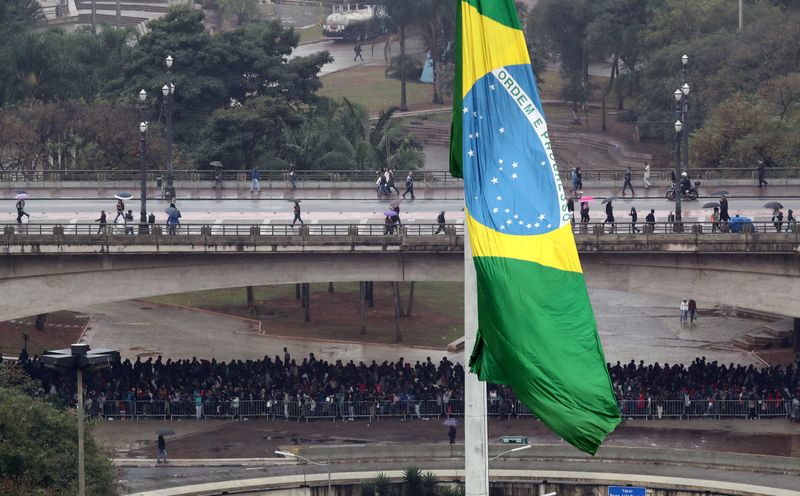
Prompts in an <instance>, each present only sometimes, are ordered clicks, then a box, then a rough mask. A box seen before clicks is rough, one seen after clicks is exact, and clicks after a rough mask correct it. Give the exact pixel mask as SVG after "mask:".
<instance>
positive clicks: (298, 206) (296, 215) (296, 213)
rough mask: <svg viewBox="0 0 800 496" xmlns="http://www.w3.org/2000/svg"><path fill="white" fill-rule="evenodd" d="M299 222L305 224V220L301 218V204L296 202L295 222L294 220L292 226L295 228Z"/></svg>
mask: <svg viewBox="0 0 800 496" xmlns="http://www.w3.org/2000/svg"><path fill="white" fill-rule="evenodd" d="M298 220H299V221H300V223H301V224H303V219H301V218H300V202H299V201H296V202H294V220H292V225H293V226H294V223H295V222H297V221H298Z"/></svg>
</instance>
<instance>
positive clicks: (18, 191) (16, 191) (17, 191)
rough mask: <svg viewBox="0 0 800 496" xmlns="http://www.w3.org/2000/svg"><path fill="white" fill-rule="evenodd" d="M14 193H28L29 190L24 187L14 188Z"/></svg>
mask: <svg viewBox="0 0 800 496" xmlns="http://www.w3.org/2000/svg"><path fill="white" fill-rule="evenodd" d="M14 193H15V194H20V193H25V194H27V193H28V192H27V191H25V190H24V189H15V190H14Z"/></svg>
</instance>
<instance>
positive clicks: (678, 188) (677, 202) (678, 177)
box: [672, 120, 683, 222]
mask: <svg viewBox="0 0 800 496" xmlns="http://www.w3.org/2000/svg"><path fill="white" fill-rule="evenodd" d="M682 129H683V124H682V123H681V121H679V120H678V121H675V184H673V185H672V186H673V187H674V188H675V222H681V220H682V219H681V194H682V193H683V192H682V191H681V189H682V188H681V130H682Z"/></svg>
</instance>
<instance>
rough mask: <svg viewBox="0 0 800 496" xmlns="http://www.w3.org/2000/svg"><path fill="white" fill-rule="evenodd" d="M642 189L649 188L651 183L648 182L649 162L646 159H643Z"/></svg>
mask: <svg viewBox="0 0 800 496" xmlns="http://www.w3.org/2000/svg"><path fill="white" fill-rule="evenodd" d="M643 182H644V189H650V186H652V184H651V183H650V163H649V162H647V160H645V161H644V180H643Z"/></svg>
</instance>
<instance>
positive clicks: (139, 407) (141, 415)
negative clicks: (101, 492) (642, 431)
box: [86, 399, 798, 421]
mask: <svg viewBox="0 0 800 496" xmlns="http://www.w3.org/2000/svg"><path fill="white" fill-rule="evenodd" d="M617 404H618V406H619V410H620V413H621V415H622V417H623V418H628V419H633V418H638V419H648V420H660V419H694V418H707V419H722V418H740V419H759V418H764V419H766V418H781V417H783V418H790V417H792V415H795V416H797V415H798V413H797V412H792V404H791V400H771V399H767V400H747V399H743V400H714V399H693V400H690V401H688V402H687V401H685V400H663V401H655V400H646V399H643V400H618V401H617ZM487 414H488V415H489V416H491V417H501V418H511V417H515V418H523V417H533V416H534V415H533V414H532V413H531V412H530V410H528V408H527V407H526V406H525V405H523V404H522V403H521V402H520V401H516V400H491V399H490V400H489V401H488V402H487ZM86 415H87V416H89V417H105V418H129V419H148V418H158V419H180V418H194V419H197V420H201V419H236V418H242V417H247V418H259V417H260V418H270V419H285V420H295V421H301V420H305V421H311V420H337V419H349V420H356V419H367V420H371V421H372V420H381V419H392V418H394V419H397V418H400V419H406V420H408V419H422V418H431V417H434V418H450V417H463V416H464V400H461V399H453V400H449V401H447V402H444V401H438V400H420V401H414V400H400V401H389V400H381V401H378V400H376V401H345V402H338V401H335V400H333V401H320V402H317V401H304V402H299V401H282V400H278V401H275V400H242V401H238V402H237V401H233V400H214V399H212V400H208V399H205V400H203V402H202V404H201V405H199V406H198V405H196V404H195V402H194V401H193V400H191V399H188V400H181V401H165V400H152V401H150V400H147V401H139V400H111V399H106V400H105V401H104V402H103V403H102V405H101V404H100V403H98V402H97V401H93V402H92V404H91V405H90V406H89V405H87V410H86Z"/></svg>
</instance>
